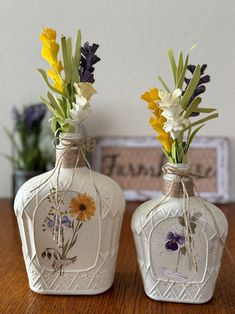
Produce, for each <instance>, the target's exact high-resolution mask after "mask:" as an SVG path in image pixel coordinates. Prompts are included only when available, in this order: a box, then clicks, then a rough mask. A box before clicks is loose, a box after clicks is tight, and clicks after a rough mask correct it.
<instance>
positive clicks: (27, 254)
mask: <svg viewBox="0 0 235 314" xmlns="http://www.w3.org/2000/svg"><path fill="white" fill-rule="evenodd" d="M68 153H69V152H68ZM58 171H59V170H58V169H57V170H56V171H55V173H54V174H53V175H52V176H51V174H52V172H53V170H52V171H49V172H46V173H44V174H42V175H39V176H37V177H34V178H32V179H31V180H29V181H27V182H26V183H25V184H24V185H23V186H22V187H21V189H20V190H19V192H18V193H17V196H16V199H15V205H14V207H15V213H16V216H17V220H18V225H19V230H20V236H21V240H22V249H23V256H24V260H25V265H26V270H27V274H28V279H29V286H30V288H31V289H32V290H33V291H35V292H38V293H42V294H88V295H90V294H98V293H101V292H104V291H106V290H107V289H109V288H110V286H111V285H112V283H113V280H114V274H115V264H116V257H117V251H118V246H119V235H120V229H121V224H122V218H123V212H124V208H125V200H124V195H123V192H122V190H121V188H120V187H119V186H118V185H117V183H115V182H114V181H113V180H112V179H110V178H108V177H106V176H104V175H102V174H99V173H96V172H94V171H90V170H89V169H88V168H86V167H78V168H76V169H74V168H61V169H60V174H59V182H57V177H58ZM50 176H51V178H50V179H49V181H48V182H47V183H46V184H43V185H42V186H40V184H42V183H44V182H45V181H46V180H47V179H48V178H49V177H50ZM72 178H73V179H72ZM57 186H58V194H57V199H58V202H57V203H56V201H55V200H56V191H55V189H56V187H57ZM97 191H98V192H97ZM62 195H63V197H61V196H62ZM61 199H62V201H61V203H60V200H61ZM58 203H59V205H58ZM81 204H83V205H84V204H85V206H86V208H85V207H84V206H81ZM56 206H59V210H60V213H61V216H57V218H56V214H55V213H56V211H55V207H56ZM88 209H89V210H88ZM84 214H85V215H84ZM59 217H61V223H60V224H59V220H56V219H60V218H59ZM85 218H86V219H85ZM59 228H60V232H59ZM53 233H54V234H55V236H56V237H57V236H58V237H57V238H56V239H53ZM59 235H60V237H59ZM59 238H60V242H61V243H60V246H59V247H58V239H59Z"/></svg>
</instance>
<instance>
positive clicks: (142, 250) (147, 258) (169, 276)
mask: <svg viewBox="0 0 235 314" xmlns="http://www.w3.org/2000/svg"><path fill="white" fill-rule="evenodd" d="M172 166H174V168H175V169H177V171H180V173H181V175H182V173H184V172H185V173H187V172H188V171H189V166H188V165H185V164H174V165H172ZM180 180H182V181H183V184H184V187H185V190H186V192H187V194H188V198H187V197H186V196H185V195H183V194H184V193H183V187H182V183H181V182H182V181H180ZM164 182H165V192H164V194H165V195H162V196H161V197H160V198H158V199H154V200H150V201H147V202H145V203H143V204H142V205H141V206H139V207H138V208H137V209H136V211H135V212H134V215H133V218H132V231H133V235H134V240H135V246H136V251H137V258H138V264H139V268H140V271H141V275H142V279H143V284H144V289H145V292H146V294H147V295H148V296H149V297H150V298H152V299H154V300H159V301H171V302H184V303H204V302H207V301H208V300H210V299H211V298H212V295H213V291H214V287H215V282H216V278H217V275H218V272H219V268H220V261H221V257H222V252H223V247H224V242H225V239H226V236H227V230H228V227H227V220H226V218H225V216H224V214H223V213H222V211H221V210H220V209H219V208H217V207H216V206H214V205H213V204H211V203H209V202H207V201H204V200H202V199H201V198H200V197H199V196H195V195H194V193H193V185H192V184H193V183H192V180H191V179H190V177H188V176H185V177H182V176H181V177H179V176H176V175H175V174H172V173H166V174H165V175H164ZM169 189H171V193H169ZM167 195H168V196H167ZM187 201H188V207H185V206H187V204H186V202H187ZM186 208H188V216H185V214H187V212H186V213H185V210H186ZM186 220H187V221H186ZM189 228H190V232H189ZM187 230H188V231H187Z"/></svg>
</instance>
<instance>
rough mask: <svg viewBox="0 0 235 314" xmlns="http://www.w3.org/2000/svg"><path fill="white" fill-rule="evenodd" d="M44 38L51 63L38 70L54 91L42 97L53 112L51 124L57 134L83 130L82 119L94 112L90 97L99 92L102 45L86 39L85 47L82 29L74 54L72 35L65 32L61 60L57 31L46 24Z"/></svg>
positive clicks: (43, 43) (42, 52) (62, 37)
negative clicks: (96, 73)
mask: <svg viewBox="0 0 235 314" xmlns="http://www.w3.org/2000/svg"><path fill="white" fill-rule="evenodd" d="M40 40H41V42H42V50H41V54H42V57H43V58H44V59H45V60H46V61H47V62H48V63H49V65H50V68H48V69H47V71H44V70H43V69H38V71H39V72H40V73H41V75H42V77H43V79H44V81H45V82H46V84H47V85H48V87H49V88H50V89H51V91H52V92H53V94H52V93H50V92H48V93H47V98H48V99H45V98H43V97H42V98H41V100H42V101H43V103H44V104H45V105H46V106H47V107H48V108H49V110H50V111H51V112H52V113H53V117H52V118H51V128H52V130H53V132H54V133H55V134H58V132H79V129H80V125H81V123H82V122H83V121H85V120H86V119H87V118H88V116H89V115H90V113H91V106H90V102H89V101H90V98H91V96H92V95H93V94H95V93H96V90H95V89H94V88H93V85H92V84H93V83H94V82H95V79H94V70H95V69H94V65H95V64H96V63H97V62H98V61H100V58H99V57H98V56H97V55H96V51H97V49H98V47H99V45H97V44H92V45H90V44H89V43H88V42H86V43H85V44H84V46H83V47H81V32H80V30H78V31H77V36H76V43H75V52H74V54H73V50H72V38H71V37H68V38H67V37H66V36H61V48H62V60H59V58H58V53H59V49H60V46H59V44H58V43H57V42H56V31H55V30H54V29H52V28H45V29H44V30H43V32H42V33H41V34H40Z"/></svg>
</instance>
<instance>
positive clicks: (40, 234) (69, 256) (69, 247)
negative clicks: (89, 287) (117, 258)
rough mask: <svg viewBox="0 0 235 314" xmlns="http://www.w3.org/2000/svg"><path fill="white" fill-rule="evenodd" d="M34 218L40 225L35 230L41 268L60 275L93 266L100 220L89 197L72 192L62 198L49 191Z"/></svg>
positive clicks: (94, 204) (59, 194)
mask: <svg viewBox="0 0 235 314" xmlns="http://www.w3.org/2000/svg"><path fill="white" fill-rule="evenodd" d="M56 200H57V201H56ZM58 206H59V209H58ZM35 215H36V217H35V219H36V221H40V222H41V224H37V226H38V227H37V228H35V245H36V251H37V257H38V260H39V264H41V266H43V267H45V268H46V269H48V270H51V271H52V272H53V273H57V272H58V273H59V274H60V275H63V273H64V271H65V270H66V271H68V270H69V271H72V270H78V269H79V270H86V269H89V268H90V267H92V266H93V264H94V263H95V261H96V258H97V254H98V247H99V245H98V244H99V220H98V215H97V209H96V203H95V201H94V199H93V197H92V196H90V195H88V194H87V193H77V192H72V191H70V192H67V193H66V195H63V192H58V193H56V189H55V188H52V189H51V194H50V195H48V196H47V197H46V198H45V199H44V200H43V201H42V203H41V204H40V208H38V209H37V211H36V214H35ZM91 231H92V232H91Z"/></svg>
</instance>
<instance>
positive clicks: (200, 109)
mask: <svg viewBox="0 0 235 314" xmlns="http://www.w3.org/2000/svg"><path fill="white" fill-rule="evenodd" d="M214 111H216V109H215V108H197V109H196V110H195V112H201V113H211V112H214Z"/></svg>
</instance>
